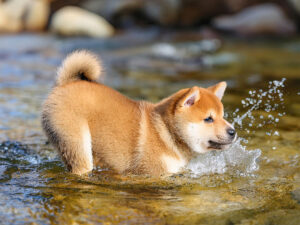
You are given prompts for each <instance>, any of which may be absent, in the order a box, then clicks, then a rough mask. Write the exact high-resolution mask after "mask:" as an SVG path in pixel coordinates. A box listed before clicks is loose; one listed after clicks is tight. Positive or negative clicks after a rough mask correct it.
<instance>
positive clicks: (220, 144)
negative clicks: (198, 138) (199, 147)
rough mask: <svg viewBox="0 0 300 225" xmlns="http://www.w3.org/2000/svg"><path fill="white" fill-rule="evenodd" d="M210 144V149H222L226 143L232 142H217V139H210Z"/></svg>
mask: <svg viewBox="0 0 300 225" xmlns="http://www.w3.org/2000/svg"><path fill="white" fill-rule="evenodd" d="M208 143H209V146H208V149H214V150H222V149H223V148H224V147H225V146H226V145H230V144H231V143H232V142H216V141H212V140H210V141H208Z"/></svg>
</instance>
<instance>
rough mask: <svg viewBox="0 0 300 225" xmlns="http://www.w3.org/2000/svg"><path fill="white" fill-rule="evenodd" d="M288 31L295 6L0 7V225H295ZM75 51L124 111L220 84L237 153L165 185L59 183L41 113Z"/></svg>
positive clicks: (40, 0)
mask: <svg viewBox="0 0 300 225" xmlns="http://www.w3.org/2000/svg"><path fill="white" fill-rule="evenodd" d="M299 31H300V0H273V1H272V0H208V1H207V0H0V221H1V222H0V223H1V224H2V223H3V224H22V223H28V224H98V223H99V224H102V223H105V224H211V225H215V224H224V225H228V224H282V225H291V224H292V225H293V224H295V225H298V224H299V218H300V204H299V203H300V152H299V151H300V132H299V130H300V122H299V121H300V36H299ZM76 49H89V50H91V51H93V52H95V53H96V54H98V55H99V56H100V57H101V59H102V61H103V66H104V74H105V76H104V77H103V80H104V83H105V84H107V85H109V86H111V87H113V88H115V89H117V90H118V91H120V92H122V93H123V94H125V95H127V96H129V97H131V98H134V99H143V100H149V101H153V102H157V101H159V100H161V99H162V98H164V97H166V96H168V95H170V94H172V93H174V92H176V91H178V90H179V89H181V88H187V87H192V86H195V85H198V86H201V87H207V86H210V85H213V84H215V83H217V82H219V81H223V80H224V81H226V82H227V84H228V88H227V90H226V93H225V96H224V98H223V100H222V101H223V103H224V107H225V112H226V114H225V117H226V118H227V119H228V121H230V122H233V123H234V125H235V128H236V129H237V131H238V135H239V137H241V139H239V142H237V144H236V145H235V146H234V147H232V148H231V150H230V151H228V152H225V153H220V152H219V153H218V154H217V153H216V154H215V153H213V154H215V155H213V154H211V155H203V158H202V159H199V161H196V167H195V168H194V171H192V172H191V171H189V172H188V173H185V174H184V175H182V176H181V175H178V176H173V177H170V178H169V179H167V180H164V181H162V180H159V181H157V180H154V181H153V180H151V179H150V180H149V179H145V178H144V177H143V178H142V179H139V178H137V177H134V178H128V177H119V176H115V175H111V174H109V173H108V171H106V170H102V169H101V168H100V169H99V168H98V169H95V171H94V172H93V174H91V175H90V176H89V177H80V178H79V177H77V176H73V175H71V174H70V173H68V172H67V171H66V169H65V167H64V164H63V163H62V161H61V159H60V158H59V156H58V155H57V152H56V151H55V149H54V148H53V147H52V146H51V145H49V143H48V141H47V139H46V137H45V135H44V134H43V132H42V129H41V125H40V111H41V105H42V103H43V101H44V99H45V98H46V96H47V94H48V93H49V91H50V90H51V88H52V87H53V84H54V79H55V76H56V69H57V67H58V66H59V65H60V64H61V61H62V60H63V59H64V58H65V57H66V55H67V54H68V53H70V52H72V51H74V50H76ZM78 94H80V93H78ZM120 132H122V131H120ZM197 162H198V164H197ZM24 221H25V222H24Z"/></svg>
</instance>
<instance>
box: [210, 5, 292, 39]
mask: <svg viewBox="0 0 300 225" xmlns="http://www.w3.org/2000/svg"><path fill="white" fill-rule="evenodd" d="M213 25H214V26H215V27H216V28H219V29H222V30H228V31H234V32H236V33H240V34H244V35H253V34H277V35H288V34H292V33H294V32H296V25H295V24H294V23H293V22H292V21H291V20H290V19H289V18H287V17H286V15H285V14H284V12H283V10H282V9H281V8H280V7H279V6H277V5H275V4H271V3H269V4H262V5H257V6H252V7H249V8H246V9H244V10H242V11H241V12H239V13H237V14H235V15H232V16H221V17H217V18H215V19H214V20H213Z"/></svg>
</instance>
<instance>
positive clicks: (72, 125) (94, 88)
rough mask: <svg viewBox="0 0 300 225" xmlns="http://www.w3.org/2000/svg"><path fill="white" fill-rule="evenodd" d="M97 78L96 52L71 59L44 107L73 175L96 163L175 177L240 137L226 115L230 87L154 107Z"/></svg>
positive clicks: (46, 124)
mask: <svg viewBox="0 0 300 225" xmlns="http://www.w3.org/2000/svg"><path fill="white" fill-rule="evenodd" d="M99 76H101V64H100V62H99V61H98V59H97V57H96V56H95V55H93V54H92V53H90V52H87V51H77V52H74V53H72V54H70V55H69V56H68V57H67V58H66V59H65V61H64V62H63V64H62V66H61V67H60V69H59V70H58V76H57V79H56V85H55V87H54V88H53V90H52V91H51V93H50V95H49V96H48V98H47V100H46V101H45V103H44V106H43V112H42V126H43V129H44V131H45V133H46V135H47V136H48V138H49V140H50V142H51V143H52V144H53V145H54V146H55V147H56V148H57V149H58V150H59V152H60V154H61V157H62V159H63V160H64V162H65V164H66V166H67V168H68V169H69V170H70V171H71V172H72V173H75V174H79V175H81V174H84V173H87V172H90V171H91V170H93V167H94V166H100V167H105V168H110V169H113V170H114V171H116V172H118V173H121V174H127V173H131V174H149V175H152V176H160V175H163V174H172V173H177V172H179V171H180V170H181V169H182V168H184V166H185V165H186V164H187V163H188V162H189V161H190V160H191V158H192V157H194V156H195V155H196V154H201V153H205V152H208V151H211V150H223V149H226V148H228V146H229V145H230V144H231V143H232V142H233V141H234V140H235V138H236V132H235V130H234V128H233V127H232V126H231V125H230V124H229V123H228V122H227V121H226V120H225V119H224V118H223V116H224V113H223V105H222V103H221V101H220V100H221V98H222V96H223V94H224V91H225V88H226V83H225V82H220V83H218V84H216V85H215V86H212V87H209V88H201V87H196V86H195V87H192V88H186V89H182V90H180V91H178V92H176V93H175V94H173V95H171V96H170V97H167V98H165V99H163V100H162V101H160V102H158V103H156V104H153V103H149V102H145V101H134V100H131V99H129V98H127V97H125V96H124V95H122V94H120V93H119V92H117V91H115V90H113V89H111V88H109V87H107V86H105V85H103V84H101V83H97V82H96V80H97V79H98V78H99Z"/></svg>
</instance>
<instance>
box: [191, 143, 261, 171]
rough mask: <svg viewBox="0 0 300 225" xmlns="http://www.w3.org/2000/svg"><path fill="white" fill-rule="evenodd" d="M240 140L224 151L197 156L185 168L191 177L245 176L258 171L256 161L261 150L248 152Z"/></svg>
mask: <svg viewBox="0 0 300 225" xmlns="http://www.w3.org/2000/svg"><path fill="white" fill-rule="evenodd" d="M241 140H242V139H241V138H239V139H238V140H237V141H236V142H235V143H234V144H233V145H232V146H231V147H230V148H229V149H228V150H226V151H212V152H209V153H207V154H203V155H198V157H197V158H195V159H193V160H192V161H191V162H190V163H189V165H188V167H187V169H189V170H190V172H191V176H192V177H198V176H201V175H204V174H214V173H217V174H223V173H229V174H232V175H237V176H247V175H249V174H251V173H253V172H254V171H256V170H258V169H259V165H258V163H257V159H258V158H259V156H260V155H261V150H260V149H256V150H251V151H248V150H246V147H245V146H243V145H241Z"/></svg>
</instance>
